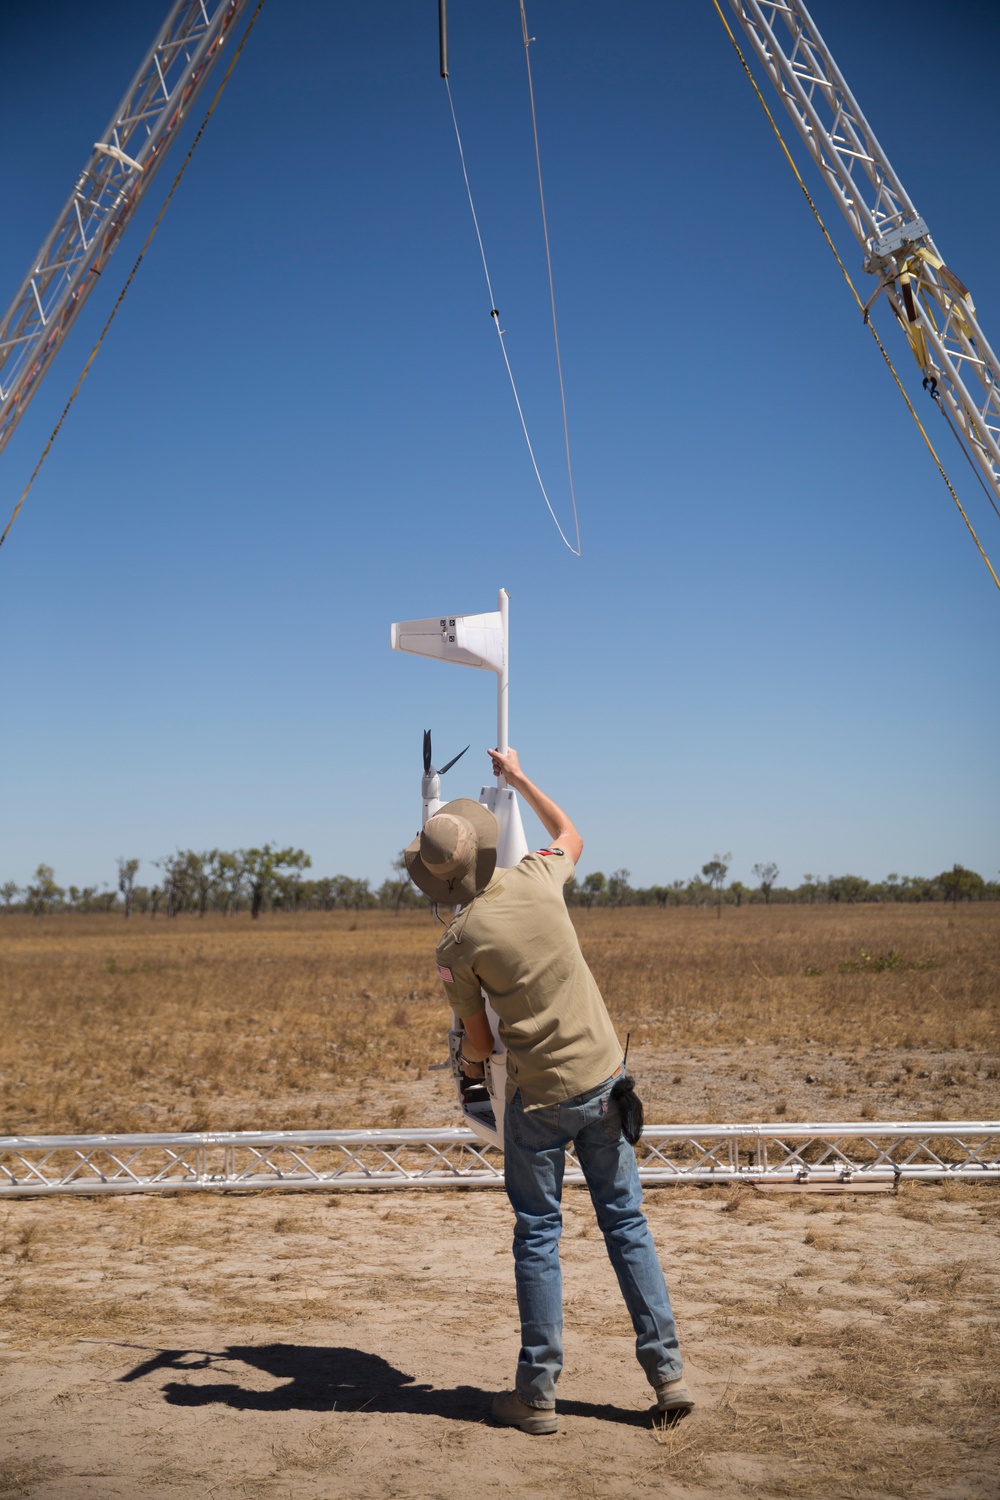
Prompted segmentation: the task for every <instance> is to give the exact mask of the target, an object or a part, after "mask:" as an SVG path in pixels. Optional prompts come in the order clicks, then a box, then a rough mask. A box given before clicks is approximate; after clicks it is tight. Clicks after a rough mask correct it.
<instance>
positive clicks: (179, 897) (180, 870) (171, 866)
mask: <svg viewBox="0 0 1000 1500" xmlns="http://www.w3.org/2000/svg"><path fill="white" fill-rule="evenodd" d="M153 863H154V865H156V867H157V868H158V869H160V870H162V871H163V894H164V896H165V897H166V900H167V916H168V917H175V916H176V915H177V913H178V912H179V911H183V910H184V909H185V907H186V906H187V905H188V903H189V901H190V899H191V889H190V886H189V884H188V878H189V873H190V872H189V870H188V864H187V855H186V854H182V853H181V851H180V850H179V849H178V851H177V853H176V854H165V855H164V856H163V858H162V859H154V861H153Z"/></svg>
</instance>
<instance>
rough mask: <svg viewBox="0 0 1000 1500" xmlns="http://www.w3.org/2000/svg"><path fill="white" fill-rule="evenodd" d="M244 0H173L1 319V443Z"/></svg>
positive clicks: (163, 152) (35, 386) (136, 202)
mask: <svg viewBox="0 0 1000 1500" xmlns="http://www.w3.org/2000/svg"><path fill="white" fill-rule="evenodd" d="M247 3H248V0H177V3H176V4H175V5H174V6H172V8H171V10H170V14H169V15H168V16H167V19H166V20H165V21H164V23H163V26H162V27H161V29H160V32H159V34H158V36H157V37H156V40H155V41H154V42H153V45H152V46H151V47H150V49H149V51H148V53H147V54H146V57H145V58H144V60H143V63H142V66H141V67H140V69H139V71H138V73H136V75H135V77H134V79H133V80H132V83H131V85H130V86H129V89H128V92H127V93H126V95H125V97H124V99H123V100H122V102H121V103H120V104H119V106H118V108H117V109H116V110H115V113H114V114H113V115H112V117H111V120H110V122H109V124H108V126H107V128H106V129H105V131H104V132H103V134H102V136H101V138H100V140H99V141H97V142H96V144H95V145H94V149H93V152H92V153H91V155H90V159H89V160H88V162H87V164H86V166H85V167H84V169H83V171H82V172H81V174H80V177H79V178H78V180H77V183H76V186H75V187H74V189H73V191H72V193H71V194H70V196H69V199H68V200H67V202H66V205H65V207H64V208H63V211H62V213H61V214H60V215H59V217H58V219H57V220H56V222H55V225H54V227H53V228H52V230H51V232H50V233H49V235H48V237H47V239H46V240H45V243H44V244H43V245H42V248H41V249H40V250H39V252H38V254H37V255H36V256H35V259H34V260H33V261H32V264H31V269H30V270H29V271H28V274H27V276H26V277H25V278H24V280H23V282H22V283H21V286H20V287H19V289H18V292H17V295H16V297H15V298H14V301H13V302H12V303H11V305H10V307H9V308H8V309H7V311H6V313H5V314H4V316H3V318H2V319H0V451H2V450H3V448H4V446H5V445H6V443H7V440H8V438H9V437H10V436H11V434H12V433H13V431H14V428H15V427H16V426H17V423H18V421H19V420H20V418H21V416H22V415H23V414H24V411H25V409H26V408H27V405H28V403H29V401H30V400H31V398H32V396H33V395H34V393H35V391H36V390H37V389H38V386H39V384H40V382H41V379H42V376H43V375H44V374H45V372H46V370H47V369H48V367H49V365H50V364H51V363H52V361H53V359H54V358H55V356H56V354H57V352H58V350H59V347H60V345H61V344H62V341H63V339H64V338H65V336H66V334H67V333H68V332H69V329H70V327H71V326H72V324H73V322H74V320H75V318H76V315H77V313H78V312H79V311H80V309H81V307H82V306H83V304H84V302H85V301H86V299H87V297H88V295H89V294H90V291H91V288H92V287H93V286H94V284H95V283H96V281H97V278H98V276H100V274H101V272H102V271H103V270H104V267H105V265H106V264H107V261H108V257H109V256H110V255H111V253H112V251H113V250H114V249H115V246H116V245H117V244H118V241H119V240H120V238H121V235H122V231H123V230H124V228H125V226H126V225H127V223H128V221H129V220H130V219H131V217H132V215H133V214H134V212H135V210H136V208H137V207H138V206H139V203H140V201H141V200H142V197H143V194H144V193H145V191H146V189H147V188H148V187H149V184H150V182H151V181H152V179H153V177H154V176H155V175H156V169H157V168H158V167H159V165H160V163H161V162H162V161H163V158H164V157H165V156H166V154H167V150H168V148H169V146H170V144H171V142H172V140H173V138H174V136H175V135H176V134H177V131H178V129H179V128H180V126H181V124H182V122H183V121H184V120H185V119H186V118H187V115H188V113H189V111H190V108H191V105H192V104H193V103H194V101H195V99H196V98H197V97H198V93H199V91H200V89H201V87H202V85H203V84H204V82H205V80H206V78H207V77H208V75H209V73H210V72H211V70H212V67H213V65H214V64H215V62H216V61H217V59H218V57H219V54H220V52H221V50H222V47H223V44H224V42H225V40H226V38H227V36H228V35H229V32H230V29H231V27H232V26H233V25H234V23H235V22H236V20H237V18H238V17H239V15H240V13H241V11H243V10H244V8H245V7H246V5H247Z"/></svg>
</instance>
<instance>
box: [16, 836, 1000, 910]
mask: <svg viewBox="0 0 1000 1500" xmlns="http://www.w3.org/2000/svg"><path fill="white" fill-rule="evenodd" d="M731 859H732V855H731V854H728V853H727V854H725V855H720V854H716V855H714V856H713V858H712V859H710V860H707V861H706V863H705V864H704V865H703V866H702V867H701V870H700V872H699V873H698V874H696V875H693V876H691V878H690V879H689V880H674V881H671V883H670V884H669V885H651V886H644V887H643V886H633V885H632V884H631V875H630V872H629V871H628V870H626V869H618V870H613V871H612V873H611V874H610V875H605V874H604V873H603V872H602V871H600V870H595V871H594V872H593V873H592V874H590V875H585V876H583V878H582V879H580V878H574V879H573V880H571V881H569V882H568V883H567V885H566V887H565V894H566V901H567V903H568V904H569V905H570V906H582V907H587V908H590V907H595V906H596V907H602V906H612V907H615V906H658V907H661V908H665V907H674V906H714V907H715V908H716V914H717V916H719V917H721V915H722V909H723V907H724V906H736V907H739V906H742V905H744V904H747V905H753V904H756V903H764V904H765V905H770V904H771V902H775V903H782V904H789V903H795V904H804V903H806V904H809V905H814V904H817V903H821V904H827V903H843V904H845V905H851V904H853V903H858V902H900V901H902V902H921V901H924V902H926V901H953V902H958V901H996V900H1000V881H988V880H984V879H983V877H982V876H981V875H979V874H977V873H976V871H975V870H968V869H966V868H965V867H964V866H962V865H957V864H956V865H953V866H952V868H951V869H950V870H943V871H942V872H941V873H940V874H939V875H934V876H930V877H925V876H912V875H898V874H895V873H893V874H890V875H887V876H886V877H885V879H884V880H882V881H869V880H865V879H864V878H863V877H862V876H860V875H828V876H827V877H826V879H822V878H820V877H819V876H817V875H808V874H807V875H805V876H803V878H802V881H801V882H800V884H799V885H797V886H794V887H792V886H780V885H778V883H777V881H778V876H779V874H780V871H779V869H778V866H777V865H776V864H774V863H773V862H768V863H761V864H756V865H754V867H753V873H754V876H755V877H756V880H757V882H758V883H757V885H756V886H747V885H744V884H743V882H742V881H739V880H733V881H730V882H729V884H728V885H727V884H726V876H727V875H728V873H729V862H730V860H731ZM140 863H141V861H140V860H138V859H124V858H122V859H119V860H118V861H117V867H118V868H117V881H116V883H115V884H114V885H110V884H109V883H108V882H105V883H104V885H103V886H100V887H98V886H82V887H78V886H75V885H70V886H67V887H63V886H61V885H59V884H58V883H57V881H56V877H55V871H54V870H53V868H52V866H51V865H46V864H40V865H39V866H38V868H37V869H36V871H35V874H34V879H33V880H32V881H31V882H29V883H28V884H27V885H25V886H23V887H22V886H19V885H17V883H16V882H15V881H12V880H8V881H6V882H4V883H3V884H2V885H0V900H2V901H3V909H4V910H5V911H7V912H15V911H17V912H28V913H31V914H32V915H34V916H43V915H45V914H46V913H52V912H57V911H75V912H117V913H118V914H119V915H124V916H125V917H126V918H131V917H132V915H133V914H134V913H139V914H140V915H142V916H149V917H157V916H161V915H162V916H165V917H167V918H170V917H175V916H177V915H178V914H179V913H182V912H184V913H197V914H198V915H200V916H205V914H206V913H207V912H210V911H211V912H217V913H221V914H222V915H224V916H234V915H235V914H236V913H238V912H249V913H250V916H251V917H252V918H257V917H259V916H260V915H261V913H262V912H265V911H272V912H295V911H338V910H340V911H344V910H348V911H366V910H373V909H381V910H383V911H384V910H389V911H396V912H399V911H401V910H404V909H414V908H419V907H424V908H426V907H428V906H429V904H430V903H429V902H428V900H427V898H426V896H424V895H423V894H422V892H421V891H419V890H418V889H417V888H416V886H414V885H413V884H412V882H411V881H410V879H409V876H408V874H407V871H406V863H405V860H404V859H403V856H402V853H400V854H399V855H398V856H397V857H396V859H394V860H393V861H392V866H391V868H392V874H391V875H390V876H387V877H386V879H385V880H384V881H383V882H382V883H381V885H380V886H379V887H378V888H377V889H376V890H373V889H372V887H371V883H370V881H368V880H359V879H356V878H355V877H354V876H350V875H330V876H321V877H316V878H314V877H311V876H309V875H307V874H306V873H305V872H307V871H308V870H310V869H311V868H312V859H311V857H310V855H308V854H307V853H306V852H305V850H303V849H293V848H291V847H288V848H278V847H276V846H273V845H271V844H262V845H261V846H260V847H259V848H252V849H236V850H231V851H227V850H223V849H210V850H202V851H197V850H194V849H181V850H178V851H177V852H176V853H175V854H169V855H165V856H164V857H163V858H162V859H158V860H154V861H153V862H152V863H153V866H154V868H155V869H157V870H159V871H160V872H161V873H160V878H159V879H158V881H157V882H155V883H154V884H152V885H141V884H139V883H138V873H139V866H140Z"/></svg>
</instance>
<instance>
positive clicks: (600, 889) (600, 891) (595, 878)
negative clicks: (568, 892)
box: [582, 870, 608, 910]
mask: <svg viewBox="0 0 1000 1500" xmlns="http://www.w3.org/2000/svg"><path fill="white" fill-rule="evenodd" d="M607 883H608V882H607V880H606V878H605V876H604V872H603V871H602V870H595V871H594V873H593V874H592V875H587V876H585V877H584V882H583V896H582V900H583V904H584V906H586V907H587V909H588V910H589V909H590V907H592V906H593V904H594V902H595V901H600V899H601V897H602V896H603V895H604V891H605V888H606V886H607Z"/></svg>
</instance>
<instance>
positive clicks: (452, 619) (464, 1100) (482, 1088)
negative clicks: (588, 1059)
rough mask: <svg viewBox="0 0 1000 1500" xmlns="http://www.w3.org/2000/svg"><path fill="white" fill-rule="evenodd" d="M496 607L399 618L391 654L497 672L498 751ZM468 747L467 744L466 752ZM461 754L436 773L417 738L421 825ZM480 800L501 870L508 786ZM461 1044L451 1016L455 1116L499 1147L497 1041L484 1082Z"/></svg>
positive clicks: (500, 1058) (515, 824) (503, 709)
mask: <svg viewBox="0 0 1000 1500" xmlns="http://www.w3.org/2000/svg"><path fill="white" fill-rule="evenodd" d="M497 603H498V606H499V607H498V609H497V610H496V611H495V612H494V613H492V614H488V615H438V616H436V617H435V618H434V619H430V620H403V621H401V622H400V624H398V625H393V626H392V634H391V640H392V649H393V650H394V651H409V652H411V653H412V654H413V655H414V656H432V657H435V658H437V660H438V661H450V662H455V663H456V664H457V665H458V666H460V667H478V668H480V669H481V670H482V671H484V672H495V673H496V674H497V741H496V743H497V749H498V750H502V751H506V749H507V680H508V674H507V665H508V656H507V610H508V604H509V599H508V595H507V591H506V589H501V590H500V593H499V596H498V600H497ZM467 749H468V746H466V750H467ZM464 754H465V750H462V751H460V753H459V754H458V755H456V756H455V757H454V758H453V759H452V760H450V761H448V763H447V765H445V766H442V767H441V769H440V770H436V769H435V767H434V765H433V764H432V762H431V737H430V731H429V730H428V731H425V733H424V774H423V778H422V780H421V782H420V796H421V800H422V807H421V820H420V821H421V827H423V825H424V823H426V822H427V819H428V818H432V817H433V816H434V814H435V813H436V812H437V811H438V810H439V809H440V808H441V807H442V806H443V803H442V799H441V777H442V776H443V775H444V773H445V772H446V771H449V770H450V769H451V767H452V766H453V765H454V764H455V761H457V760H460V759H461V757H462V756H463V755H464ZM479 801H480V802H481V803H482V804H483V806H484V807H488V808H489V810H490V812H492V813H493V814H494V815H495V817H496V820H497V822H498V824H499V831H498V838H497V865H498V866H500V867H501V868H503V869H510V868H511V866H513V865H516V864H518V863H519V861H520V860H522V859H523V858H524V856H525V855H526V854H527V853H528V841H527V839H526V838H525V836H524V828H523V827H522V825H521V810H520V808H519V806H518V801H517V795H516V793H515V792H514V789H513V787H509V786H508V785H507V783H506V781H505V780H504V778H503V777H502V776H498V777H497V781H496V785H495V786H484V787H483V788H482V790H481V791H480V793H479ZM483 999H484V1000H485V1001H486V1013H487V1015H488V1016H489V1019H490V1025H491V1026H492V1028H493V1034H494V1036H496V1035H497V1029H498V1028H497V1017H496V1013H495V1011H494V1010H493V1007H492V1006H491V1005H490V999H489V996H488V995H487V994H486V992H485V990H484V991H483ZM461 1044H462V1023H461V1021H460V1020H459V1018H458V1017H457V1016H456V1015H454V1014H453V1015H452V1023H451V1030H450V1031H449V1032H448V1051H449V1054H450V1057H451V1071H452V1074H453V1076H454V1079H455V1088H456V1090H457V1092H458V1102H459V1106H460V1108H461V1111H462V1114H463V1115H464V1116H465V1119H466V1121H467V1122H468V1124H469V1125H470V1127H471V1128H472V1129H473V1130H474V1131H475V1133H476V1135H478V1136H479V1138H480V1140H482V1141H485V1142H486V1143H487V1145H490V1146H499V1147H500V1148H501V1149H503V1106H504V1089H505V1087H506V1084H507V1057H506V1051H505V1049H504V1047H503V1045H502V1044H501V1043H500V1041H499V1040H498V1041H497V1043H496V1048H495V1050H494V1052H493V1055H492V1056H491V1057H489V1058H487V1060H486V1066H485V1068H484V1069H483V1071H484V1073H485V1075H486V1076H485V1078H484V1079H483V1080H482V1082H480V1081H479V1080H478V1079H469V1078H466V1076H465V1074H464V1073H463V1072H462V1069H461V1066H460V1064H459V1062H458V1051H459V1048H460V1047H461Z"/></svg>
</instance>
